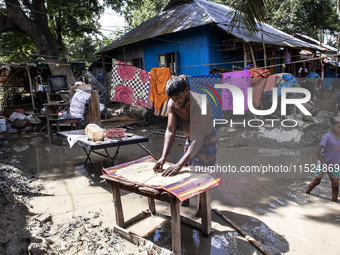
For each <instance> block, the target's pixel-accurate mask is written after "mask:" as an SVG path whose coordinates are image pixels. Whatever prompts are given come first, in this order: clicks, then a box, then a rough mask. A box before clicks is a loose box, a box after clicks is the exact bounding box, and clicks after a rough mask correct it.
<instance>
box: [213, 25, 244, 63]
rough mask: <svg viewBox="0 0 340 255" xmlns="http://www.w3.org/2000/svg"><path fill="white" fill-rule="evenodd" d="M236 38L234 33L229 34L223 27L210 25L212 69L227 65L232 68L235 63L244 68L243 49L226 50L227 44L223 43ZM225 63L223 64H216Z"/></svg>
mask: <svg viewBox="0 0 340 255" xmlns="http://www.w3.org/2000/svg"><path fill="white" fill-rule="evenodd" d="M229 38H234V37H233V36H232V35H228V34H227V33H226V32H224V31H222V30H221V29H219V28H217V27H214V26H210V29H209V50H210V63H212V64H214V65H210V69H212V68H214V67H215V66H216V67H225V68H227V69H229V70H232V68H233V65H235V66H239V67H242V68H243V65H244V62H243V49H237V51H238V53H236V52H235V51H233V50H232V51H226V50H225V49H226V46H225V45H224V44H223V40H225V39H229ZM216 63H223V64H216Z"/></svg>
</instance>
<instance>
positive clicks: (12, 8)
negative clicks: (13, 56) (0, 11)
mask: <svg viewBox="0 0 340 255" xmlns="http://www.w3.org/2000/svg"><path fill="white" fill-rule="evenodd" d="M24 2H25V4H26V6H27V7H28V8H30V9H31V10H35V11H34V12H32V16H33V18H32V16H30V17H28V16H27V15H26V14H25V12H23V10H22V9H21V8H18V6H20V4H19V1H18V0H7V1H6V9H7V18H8V19H9V20H10V21H11V22H13V23H15V24H16V26H17V29H18V30H20V31H21V32H23V33H25V34H27V35H28V36H29V37H30V38H31V39H32V41H33V42H34V44H35V46H36V49H37V54H38V55H40V56H42V57H43V58H44V59H45V60H46V62H47V64H48V66H49V68H50V71H51V73H52V75H67V79H68V83H69V85H71V84H72V83H73V82H74V81H75V79H74V76H73V73H72V70H71V66H70V64H69V63H67V61H66V60H61V61H60V60H58V58H59V57H60V49H61V48H63V45H62V43H61V44H60V43H59V44H58V41H57V39H56V38H55V37H54V36H53V35H52V33H51V31H50V30H49V28H48V19H47V16H46V15H41V13H46V9H45V1H43V0H42V1H32V4H30V2H28V1H24Z"/></svg>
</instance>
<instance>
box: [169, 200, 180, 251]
mask: <svg viewBox="0 0 340 255" xmlns="http://www.w3.org/2000/svg"><path fill="white" fill-rule="evenodd" d="M170 208H171V239H172V240H171V241H172V250H173V251H174V252H176V254H177V255H180V254H182V250H181V213H180V201H179V200H178V199H177V198H173V199H172V200H171V203H170Z"/></svg>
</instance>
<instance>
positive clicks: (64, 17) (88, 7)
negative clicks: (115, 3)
mask: <svg viewBox="0 0 340 255" xmlns="http://www.w3.org/2000/svg"><path fill="white" fill-rule="evenodd" d="M27 2H29V1H27ZM37 2H42V3H43V4H42V5H37V6H40V7H43V8H40V9H38V11H36V9H35V8H36V7H35V6H34V5H33V4H34V3H37ZM11 7H13V6H11ZM15 8H17V7H15ZM103 11H104V8H103V6H102V5H100V4H99V1H98V0H78V1H69V0H40V1H33V2H32V6H31V5H26V7H25V13H26V15H27V16H28V17H29V19H30V20H31V21H32V22H34V23H36V24H37V25H38V27H40V29H41V35H39V36H41V37H48V36H49V34H50V35H51V34H52V35H53V37H54V39H55V40H56V42H57V44H58V47H59V48H58V52H60V55H59V56H57V57H65V58H73V57H80V58H81V59H82V58H83V57H90V56H91V55H92V56H91V57H90V58H93V54H94V52H95V51H96V50H98V49H99V47H101V46H102V45H101V46H98V45H99V44H98V42H99V40H97V39H96V37H95V35H99V34H100V32H99V27H100V24H99V22H98V21H99V18H100V15H101V14H102V13H103ZM0 13H1V14H4V15H7V9H6V6H5V5H1V6H0ZM45 22H46V23H45ZM1 25H2V24H1V23H0V27H1ZM25 32H26V31H22V32H19V30H15V31H9V32H8V31H7V32H4V33H2V34H0V37H1V41H0V47H2V48H4V49H7V50H10V51H13V52H24V53H27V54H29V53H33V52H38V47H39V46H38V45H34V44H33V40H32V39H31V38H29V37H28V35H27V34H26V33H25ZM90 36H91V37H90ZM37 37H38V35H37V36H36V38H37ZM92 37H93V38H94V39H92ZM36 38H34V39H35V42H36V41H37V40H36ZM95 44H98V45H95ZM77 45H78V46H77ZM80 45H81V47H83V48H84V49H80V48H79V46H80ZM51 47H52V46H51ZM77 47H78V48H77ZM0 54H1V55H0V56H1V57H2V58H1V59H2V60H3V61H6V62H9V61H23V60H24V58H23V57H21V56H19V55H16V54H13V53H11V54H10V53H8V51H7V52H5V51H1V52H0ZM26 56H27V55H26Z"/></svg>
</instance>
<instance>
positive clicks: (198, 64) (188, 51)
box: [144, 25, 243, 76]
mask: <svg viewBox="0 0 340 255" xmlns="http://www.w3.org/2000/svg"><path fill="white" fill-rule="evenodd" d="M226 36H227V34H226V33H225V32H224V31H222V30H220V29H218V28H216V27H213V26H210V25H207V26H201V27H196V28H192V29H189V30H185V31H181V32H178V33H172V34H168V35H164V36H161V37H157V38H156V39H149V40H147V41H145V42H144V63H145V70H146V71H150V70H151V69H152V68H157V67H158V54H166V53H170V52H175V51H178V52H179V58H180V66H181V68H180V74H186V75H188V76H193V75H208V74H209V70H210V69H212V68H213V67H214V66H219V67H226V68H228V69H230V70H231V69H232V64H235V63H232V62H229V63H228V64H223V65H210V64H211V63H225V62H228V59H233V61H235V60H243V56H236V55H234V54H230V53H229V54H228V55H227V54H226V53H225V52H224V51H218V50H220V49H224V48H225V46H224V45H223V43H222V41H223V40H224V39H225V38H226ZM226 57H227V58H228V59H226ZM242 66H243V64H242Z"/></svg>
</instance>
